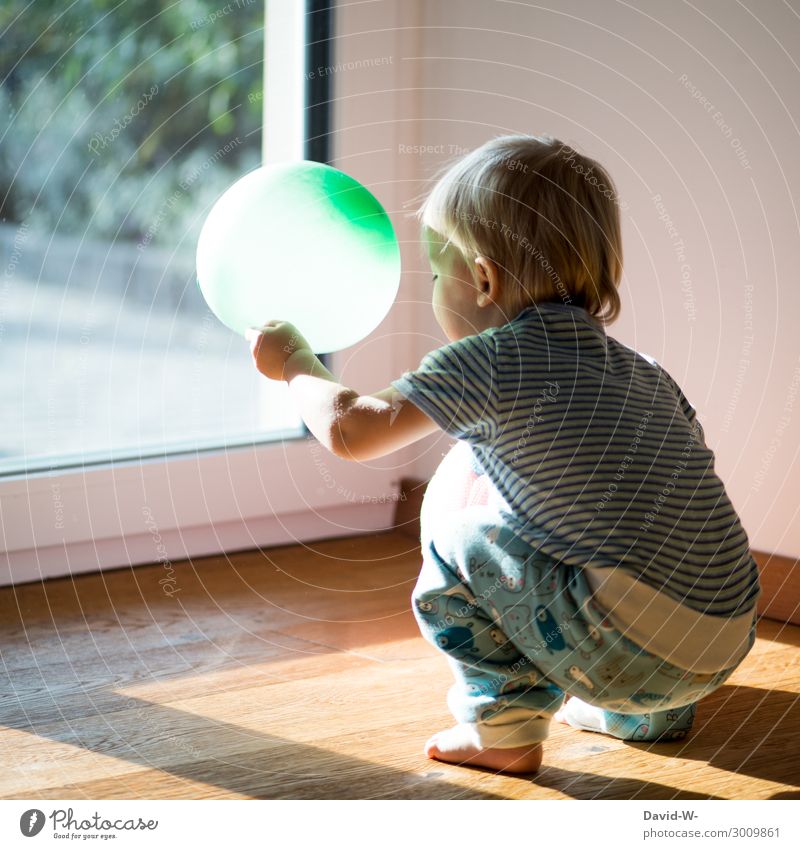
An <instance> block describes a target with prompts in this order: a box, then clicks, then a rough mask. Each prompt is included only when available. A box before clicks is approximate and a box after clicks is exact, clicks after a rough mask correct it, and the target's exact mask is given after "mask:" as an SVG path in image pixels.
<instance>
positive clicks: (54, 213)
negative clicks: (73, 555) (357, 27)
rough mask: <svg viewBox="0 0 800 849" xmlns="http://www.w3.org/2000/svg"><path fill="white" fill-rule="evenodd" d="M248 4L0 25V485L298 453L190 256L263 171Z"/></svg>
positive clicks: (5, 12)
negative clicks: (268, 442) (174, 462)
mask: <svg viewBox="0 0 800 849" xmlns="http://www.w3.org/2000/svg"><path fill="white" fill-rule="evenodd" d="M263 26H264V7H263V3H262V2H261V0H236V2H232V3H229V4H227V5H224V4H223V5H220V3H219V2H218V0H209V2H205V0H185V2H181V3H175V2H172V0H127V2H122V3H120V2H119V0H113V1H112V0H77V2H75V3H73V4H63V5H62V4H58V3H51V2H35V3H30V2H29V0H4V2H3V4H2V6H0V33H2V50H0V80H2V84H1V85H0V114H2V115H3V118H4V120H3V121H2V123H1V124H0V249H1V250H2V266H3V269H4V273H3V278H2V289H1V290H0V363H2V367H0V391H2V396H1V397H2V398H3V404H2V406H0V472H3V471H6V472H9V471H22V470H27V471H32V470H34V469H36V468H59V467H62V466H68V465H73V464H76V463H78V464H79V463H84V462H90V461H103V460H108V459H115V460H119V459H124V458H126V457H134V456H147V455H156V454H163V453H164V452H165V451H178V450H192V449H195V448H200V447H213V446H217V445H223V444H235V443H242V442H248V441H249V442H252V441H253V440H256V439H257V440H261V439H264V438H283V437H286V436H293V435H300V434H301V433H302V422H301V420H300V419H299V418H298V417H297V415H296V414H295V413H294V411H293V408H292V405H291V404H289V403H288V398H287V388H286V386H285V385H284V384H282V383H273V382H271V381H267V380H266V379H264V378H263V377H261V376H260V375H259V374H258V373H257V372H256V371H255V369H254V368H253V366H252V362H251V360H250V355H249V346H248V343H247V342H246V340H244V339H243V338H242V337H240V336H237V335H236V334H234V333H232V332H231V331H229V330H228V329H227V328H226V327H225V326H224V325H222V324H221V323H220V322H219V321H218V320H217V319H216V318H215V317H214V316H213V315H212V314H211V313H210V311H209V310H208V307H207V306H206V304H205V302H204V301H203V298H202V296H201V294H200V291H199V289H198V287H197V284H196V278H195V273H194V251H195V247H196V243H197V236H198V234H199V231H200V228H201V226H202V223H203V220H204V218H205V215H206V214H207V212H208V210H209V208H210V206H211V205H212V204H213V202H214V200H215V199H216V198H217V197H218V196H219V195H220V194H221V193H222V192H223V191H224V190H225V189H226V188H227V187H228V186H229V185H230V184H231V183H233V182H234V181H235V180H236V179H237V178H238V177H239V176H241V175H242V174H244V173H246V172H247V171H249V170H251V169H253V168H255V167H257V166H258V165H259V163H260V161H261V124H262V100H263V98H262V71H263V50H264V37H263V36H264V33H263Z"/></svg>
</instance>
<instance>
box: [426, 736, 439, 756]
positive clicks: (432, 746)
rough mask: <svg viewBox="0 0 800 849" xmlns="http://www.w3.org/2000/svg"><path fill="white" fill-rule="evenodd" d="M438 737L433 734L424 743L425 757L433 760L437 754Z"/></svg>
mask: <svg viewBox="0 0 800 849" xmlns="http://www.w3.org/2000/svg"><path fill="white" fill-rule="evenodd" d="M438 738H439V735H438V734H434V735H433V736H432V737H429V738H428V739H427V741H426V742H425V747H424V750H425V756H426V757H428V758H435V757H436V756H437V755H438V754H440V752H439V746H438V745H437V742H438Z"/></svg>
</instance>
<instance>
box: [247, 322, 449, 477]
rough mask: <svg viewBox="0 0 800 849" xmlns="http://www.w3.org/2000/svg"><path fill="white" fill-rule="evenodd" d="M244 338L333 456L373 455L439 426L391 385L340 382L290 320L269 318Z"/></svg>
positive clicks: (259, 364) (358, 457)
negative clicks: (371, 389) (365, 388)
mask: <svg viewBox="0 0 800 849" xmlns="http://www.w3.org/2000/svg"><path fill="white" fill-rule="evenodd" d="M247 338H248V339H249V340H250V343H251V348H250V350H251V353H252V355H253V360H254V361H255V365H256V368H257V369H258V370H259V371H260V372H261V373H262V374H264V375H266V376H267V377H270V378H272V379H273V380H285V381H287V382H288V384H289V391H290V393H291V395H292V397H293V399H294V402H295V404H296V405H297V408H298V409H299V411H300V415H301V416H302V417H303V421H304V422H305V423H306V425H307V427H308V429H309V430H310V431H311V432H312V433H313V434H314V436H315V437H316V438H317V439H318V440H319V441H320V442H321V443H322V444H323V445H324V446H325V447H326V448H328V449H329V450H330V451H332V452H333V453H334V454H336V456H337V457H343V458H345V459H348V460H371V459H373V458H375V457H381V456H383V455H384V454H389V453H391V452H392V451H397V450H398V449H399V448H403V447H404V446H406V445H409V444H411V443H412V442H416V441H417V440H418V439H422V437H423V436H427V435H428V434H430V433H434V432H435V431H437V430H438V429H439V428H438V425H437V424H436V423H435V422H434V421H433V419H431V418H429V417H428V416H427V415H426V414H425V413H423V412H422V411H421V410H420V409H419V408H418V407H416V406H414V404H412V403H410V402H407V401H406V399H405V398H404V397H403V396H402V395H401V394H400V393H399V392H398V391H397V390H396V389H394V388H393V387H391V386H390V387H388V388H387V389H383V390H381V391H380V392H375V393H373V394H371V395H360V394H359V393H358V392H356V391H355V390H353V389H349V388H348V387H346V386H343V385H342V384H340V383H339V382H338V381H337V380H336V378H335V377H334V376H333V375H332V374H331V373H330V372H329V371H328V370H327V369H326V368H325V366H323V365H322V363H321V362H320V361H319V359H318V358H317V357H316V356H315V354H314V353H313V351H312V350H311V348H310V347H309V346H308V343H307V342H306V340H305V339H304V338H303V337H302V336H301V335H300V333H299V332H298V331H297V329H296V328H295V327H294V326H293V325H291V324H289V323H288V322H284V321H270V322H268V323H267V324H266V325H265V326H264V327H263V328H262V329H261V330H260V333H259V332H258V331H256V332H251V333H248V337H247Z"/></svg>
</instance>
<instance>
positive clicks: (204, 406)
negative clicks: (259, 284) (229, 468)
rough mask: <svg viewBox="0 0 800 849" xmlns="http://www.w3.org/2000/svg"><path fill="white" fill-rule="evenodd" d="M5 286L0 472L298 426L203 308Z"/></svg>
mask: <svg viewBox="0 0 800 849" xmlns="http://www.w3.org/2000/svg"><path fill="white" fill-rule="evenodd" d="M9 282H10V285H6V286H5V288H4V292H3V295H4V298H3V304H2V306H3V309H2V315H1V316H0V362H2V364H3V365H2V368H0V392H1V393H2V395H1V396H0V397H2V399H3V403H2V405H0V472H3V471H10V470H11V469H13V468H17V469H18V470H20V471H21V470H22V469H23V468H24V467H25V466H27V468H28V469H29V470H32V468H33V467H34V465H35V464H36V463H41V465H42V466H43V467H44V468H48V467H49V466H50V465H51V464H52V465H56V466H57V465H60V464H61V463H63V462H68V461H69V459H70V458H71V459H72V460H73V461H75V460H77V462H78V463H80V462H82V461H86V460H88V459H89V458H90V457H91V458H94V459H100V458H102V457H103V456H105V457H108V456H111V455H113V456H114V458H115V459H122V458H123V457H124V456H125V455H126V454H137V453H139V452H142V451H145V452H148V451H150V452H153V450H155V452H158V451H163V448H164V446H165V445H168V446H170V448H171V450H172V449H173V446H174V450H178V449H179V446H183V449H184V450H186V449H187V448H188V449H189V450H191V449H192V448H196V447H199V446H201V445H202V447H207V443H208V442H209V440H210V441H212V443H213V442H214V441H216V440H218V441H219V444H223V443H225V442H226V441H229V440H237V439H242V438H244V439H248V438H250V439H259V438H261V435H263V438H269V437H270V436H272V437H273V438H275V437H277V436H279V435H280V434H285V433H286V431H287V430H295V429H296V428H298V427H300V426H301V424H302V423H301V420H300V419H299V417H298V416H297V415H296V414H295V412H294V409H293V407H292V404H291V401H290V399H289V397H288V393H287V388H286V386H285V385H284V384H279V383H274V382H272V381H269V380H267V379H266V378H264V377H262V376H261V375H260V374H259V373H258V372H257V371H256V370H255V369H254V368H253V365H252V361H251V359H250V352H249V346H248V343H247V341H246V340H245V339H244V338H242V337H240V336H237V335H236V334H235V333H233V332H231V331H230V330H228V328H226V327H225V326H224V325H222V324H221V323H220V322H219V321H218V320H217V319H216V317H214V315H213V314H212V313H211V312H210V311H208V310H207V309H206V310H205V311H199V313H198V314H196V315H192V314H188V315H187V314H185V313H183V312H179V311H177V310H172V311H170V310H166V309H164V308H160V309H159V310H158V311H154V310H150V309H148V307H147V305H145V304H136V303H126V302H125V301H124V300H122V299H120V297H119V295H118V294H115V295H114V296H110V295H103V294H102V293H94V292H92V291H90V290H88V289H76V290H74V291H70V290H69V289H68V288H66V287H63V286H62V287H59V286H55V285H50V284H37V283H35V282H33V281H26V280H24V279H20V278H19V277H18V276H14V277H13V278H12V279H11V280H10V281H8V280H6V281H4V283H6V284H8V283H9ZM192 295H193V296H194V297H197V298H200V294H199V292H193V293H192ZM23 458H25V460H24V461H23Z"/></svg>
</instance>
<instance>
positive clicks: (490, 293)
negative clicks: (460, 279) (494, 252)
mask: <svg viewBox="0 0 800 849" xmlns="http://www.w3.org/2000/svg"><path fill="white" fill-rule="evenodd" d="M475 278H476V280H475V286H476V288H477V290H478V299H477V300H478V306H479V307H488V306H490V305H491V304H498V303H500V295H501V292H502V282H501V278H500V269H499V268H498V267H497V264H496V263H495V262H494V261H492V260H491V259H489V258H488V257H485V256H479V257H476V258H475Z"/></svg>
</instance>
